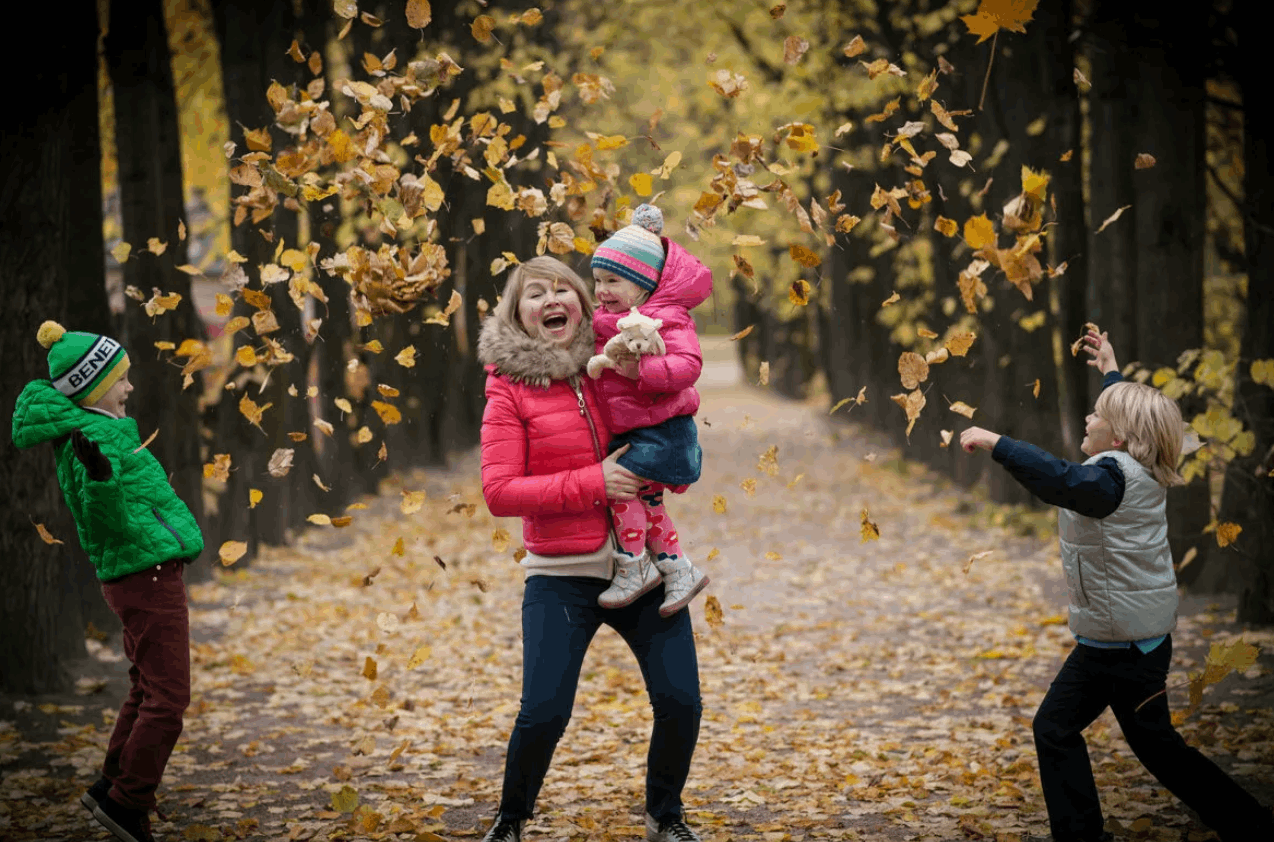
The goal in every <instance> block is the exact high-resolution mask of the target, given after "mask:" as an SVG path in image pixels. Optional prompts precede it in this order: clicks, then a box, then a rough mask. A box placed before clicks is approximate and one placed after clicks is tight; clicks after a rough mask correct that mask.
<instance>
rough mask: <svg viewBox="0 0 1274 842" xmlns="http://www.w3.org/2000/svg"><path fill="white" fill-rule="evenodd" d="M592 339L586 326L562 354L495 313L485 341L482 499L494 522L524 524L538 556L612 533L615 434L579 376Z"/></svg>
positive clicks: (592, 545)
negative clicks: (610, 478) (606, 464)
mask: <svg viewBox="0 0 1274 842" xmlns="http://www.w3.org/2000/svg"><path fill="white" fill-rule="evenodd" d="M592 334H593V331H592V325H591V324H590V323H589V322H588V321H587V320H585V321H584V322H583V324H581V325H580V328H579V333H578V334H577V336H576V340H575V342H574V343H573V344H572V345H571V346H570V347H569V348H565V349H555V348H549V347H546V346H545V345H544V343H542V342H538V341H535V340H533V339H531V338H530V337H529V336H527V335H526V334H525V333H523V332H522V331H520V330H518V329H516V328H512V327H510V326H508V325H507V324H505V323H503V322H501V321H500V320H499V319H497V318H494V317H489V318H487V319H486V320H485V321H484V322H483V324H482V331H481V333H480V335H479V338H478V359H480V360H481V361H482V362H483V363H484V364H486V370H487V386H486V396H487V406H486V409H485V411H484V412H483V414H482V495H483V497H484V498H485V500H486V503H487V508H488V509H489V510H490V511H491V514H493V515H495V516H496V517H521V518H522V538H523V541H524V543H525V544H526V548H527V549H528V550H530V551H531V552H533V553H535V554H537V555H545V556H556V555H575V554H579V553H588V552H593V551H595V550H597V549H598V548H599V547H600V546H601V545H602V542H603V541H605V540H606V538H607V535H608V534H609V530H610V512H609V509H608V504H607V500H606V481H605V479H604V478H603V476H602V467H601V461H602V458H603V456H604V455H605V453H606V445H607V444H608V443H609V441H610V434H609V433H608V432H607V431H606V427H605V425H603V424H602V423H601V416H600V413H599V412H598V406H597V397H596V395H595V393H594V386H593V384H592V382H591V381H590V380H589V378H588V377H587V376H581V370H582V369H583V367H584V364H585V363H586V362H588V358H589V356H590V355H591V353H592V350H593V341H592V340H593V335H592ZM577 389H578V390H579V391H576V390H577ZM581 401H582V402H583V406H581ZM585 412H587V414H585Z"/></svg>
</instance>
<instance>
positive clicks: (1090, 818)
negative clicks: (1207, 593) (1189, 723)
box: [1034, 637, 1274, 842]
mask: <svg viewBox="0 0 1274 842" xmlns="http://www.w3.org/2000/svg"><path fill="white" fill-rule="evenodd" d="M1171 661H1172V638H1171V637H1169V638H1168V639H1167V640H1165V641H1164V642H1163V643H1161V644H1159V646H1158V647H1156V648H1155V649H1153V650H1152V651H1150V652H1147V653H1143V652H1142V651H1141V650H1140V649H1138V648H1137V647H1136V646H1132V647H1129V648H1128V649H1098V648H1097V647H1095V646H1085V645H1083V644H1076V646H1075V649H1074V650H1073V651H1072V652H1071V653H1070V656H1069V657H1067V659H1066V663H1065V664H1063V665H1062V669H1061V671H1060V672H1058V674H1057V677H1056V678H1054V679H1053V684H1052V685H1051V686H1050V687H1049V688H1048V695H1046V696H1045V697H1044V701H1043V703H1042V704H1041V705H1040V709H1039V710H1038V711H1036V713H1035V722H1034V730H1035V751H1036V753H1037V754H1038V755H1039V764H1040V784H1041V785H1042V786H1043V789H1044V802H1045V804H1046V805H1047V806H1048V822H1049V826H1050V828H1051V830H1052V833H1053V839H1054V840H1055V842H1089V840H1097V839H1101V837H1102V824H1103V822H1102V814H1101V804H1100V803H1099V802H1098V800H1097V786H1096V784H1095V783H1094V782H1093V768H1092V765H1091V764H1090V762H1089V760H1088V745H1087V743H1085V742H1084V736H1083V733H1082V732H1083V730H1084V729H1085V728H1087V727H1088V726H1089V725H1090V724H1091V723H1092V722H1093V720H1094V719H1096V718H1097V717H1098V716H1100V715H1101V714H1102V712H1103V711H1104V710H1106V708H1107V707H1109V708H1111V709H1112V710H1113V711H1114V712H1115V718H1116V719H1117V720H1119V727H1120V728H1121V729H1122V730H1123V732H1124V738H1125V739H1126V740H1128V747H1129V748H1131V749H1132V751H1133V753H1134V754H1135V755H1137V759H1138V760H1140V761H1141V763H1142V765H1143V766H1145V767H1146V771H1148V772H1150V774H1152V775H1154V776H1155V778H1156V779H1158V781H1159V783H1161V784H1163V785H1164V786H1165V787H1166V788H1167V789H1168V791H1169V792H1171V793H1172V794H1173V795H1175V796H1176V797H1177V798H1179V799H1181V801H1183V802H1184V803H1185V804H1186V806H1188V807H1190V808H1191V809H1192V810H1194V811H1195V812H1197V813H1198V814H1199V817H1200V818H1201V819H1202V820H1203V822H1204V824H1206V825H1207V826H1208V827H1210V828H1212V829H1213V830H1215V831H1217V833H1219V834H1220V836H1221V839H1222V840H1223V841H1224V842H1237V840H1240V839H1243V840H1253V839H1274V819H1272V818H1271V814H1270V812H1269V810H1267V809H1265V808H1263V807H1262V806H1261V805H1260V803H1259V802H1258V801H1257V800H1256V799H1255V798H1253V797H1252V796H1251V795H1249V794H1248V793H1247V792H1246V791H1245V790H1244V789H1243V788H1242V787H1240V786H1239V785H1238V784H1236V783H1235V782H1234V781H1233V780H1231V779H1230V777H1229V776H1228V775H1226V774H1225V772H1222V771H1221V770H1220V769H1219V768H1218V767H1217V765H1216V764H1215V763H1213V762H1212V761H1211V760H1208V759H1207V758H1206V757H1204V756H1203V755H1202V754H1200V753H1199V751H1198V750H1197V749H1193V748H1191V747H1190V746H1188V745H1186V742H1185V740H1184V739H1182V737H1181V735H1180V734H1178V733H1177V729H1176V728H1174V727H1173V725H1172V719H1171V717H1170V715H1169V713H1168V697H1167V694H1166V693H1160V691H1162V690H1163V689H1164V687H1165V685H1166V682H1167V677H1168V664H1169V663H1170V662H1171ZM1156 693H1160V695H1158V696H1155V697H1154V699H1153V700H1151V701H1150V702H1148V703H1147V704H1146V705H1145V706H1143V707H1142V708H1141V709H1140V710H1136V708H1137V706H1138V705H1140V704H1141V703H1142V702H1143V701H1145V700H1146V699H1147V698H1149V697H1150V696H1152V695H1154V694H1156ZM1265 828H1268V829H1269V831H1270V833H1271V835H1269V836H1263V835H1261V834H1262V832H1263V831H1262V829H1265ZM1254 833H1255V835H1253V834H1254Z"/></svg>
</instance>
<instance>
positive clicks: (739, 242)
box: [730, 234, 765, 246]
mask: <svg viewBox="0 0 1274 842" xmlns="http://www.w3.org/2000/svg"><path fill="white" fill-rule="evenodd" d="M730 245H733V246H763V245H765V240H763V239H762V238H760V237H758V236H756V235H755V234H739V235H738V236H736V237H735V238H734V239H733V240H731V241H730Z"/></svg>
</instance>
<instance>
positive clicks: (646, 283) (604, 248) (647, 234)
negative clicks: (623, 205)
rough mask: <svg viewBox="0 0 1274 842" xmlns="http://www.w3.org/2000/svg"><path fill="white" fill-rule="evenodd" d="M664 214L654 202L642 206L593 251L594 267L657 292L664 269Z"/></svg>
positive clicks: (649, 290)
mask: <svg viewBox="0 0 1274 842" xmlns="http://www.w3.org/2000/svg"><path fill="white" fill-rule="evenodd" d="M663 230H664V215H663V213H662V212H661V211H660V210H659V208H657V207H655V206H654V205H639V206H638V207H637V210H635V211H633V221H632V224H630V225H625V226H624V227H623V228H620V229H619V230H618V231H616V232H615V233H614V234H612V235H611V236H610V237H609V238H608V239H607V240H606V241H605V242H603V243H602V244H601V245H600V246H598V247H597V251H595V252H593V264H592V265H593V268H594V269H605V270H607V271H609V272H614V273H615V274H616V275H618V276H619V277H621V278H624V279H625V280H628V281H632V282H633V283H635V284H636V285H637V286H639V287H641V288H642V289H644V290H646V292H654V291H655V287H656V286H658V285H659V273H660V272H662V271H663V268H664V244H663V243H662V242H661V241H660V239H659V235H660V233H661V232H662V231H663Z"/></svg>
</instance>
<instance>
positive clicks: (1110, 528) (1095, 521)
mask: <svg viewBox="0 0 1274 842" xmlns="http://www.w3.org/2000/svg"><path fill="white" fill-rule="evenodd" d="M1084 340H1085V343H1086V344H1085V345H1084V350H1085V351H1087V352H1088V353H1089V355H1090V356H1092V357H1093V359H1092V360H1090V361H1089V365H1093V366H1095V367H1097V368H1098V369H1100V370H1101V372H1102V374H1103V375H1104V379H1103V383H1102V387H1103V389H1102V393H1101V395H1100V396H1099V397H1098V398H1097V405H1096V407H1095V408H1094V409H1093V412H1092V413H1091V414H1090V415H1089V416H1088V419H1087V425H1086V428H1085V433H1086V434H1085V436H1084V440H1083V442H1082V443H1081V444H1080V449H1081V450H1082V451H1083V452H1084V454H1085V455H1087V456H1088V459H1087V460H1085V461H1084V462H1083V463H1082V464H1080V463H1075V462H1068V461H1066V460H1065V459H1058V458H1056V457H1054V456H1052V455H1050V454H1048V453H1046V452H1044V451H1043V450H1041V449H1039V448H1038V447H1035V446H1034V445H1031V444H1027V443H1026V442H1020V441H1014V440H1013V439H1010V438H1008V437H1007V436H1000V435H996V434H995V433H992V432H989V431H987V430H984V429H982V428H980V427H970V428H969V429H967V430H965V431H964V432H963V433H961V434H960V444H961V446H962V447H963V448H964V449H965V450H966V451H968V452H972V451H974V450H976V449H978V448H982V449H984V450H990V451H991V455H992V457H993V458H994V459H995V461H997V462H999V463H1000V464H1001V465H1003V466H1004V467H1005V469H1007V470H1008V472H1009V473H1010V474H1012V475H1013V478H1014V479H1016V480H1017V481H1018V482H1020V483H1021V484H1022V485H1023V486H1025V487H1026V488H1027V490H1029V491H1031V492H1032V493H1033V494H1035V496H1037V497H1039V498H1040V499H1041V500H1043V501H1044V502H1046V503H1050V504H1052V505H1054V506H1058V507H1059V511H1058V516H1057V529H1058V534H1059V537H1060V540H1061V554H1062V567H1063V569H1064V571H1065V573H1066V584H1067V587H1068V589H1069V591H1070V629H1071V632H1072V633H1073V634H1074V635H1075V640H1076V642H1077V645H1076V646H1075V648H1074V649H1072V650H1071V653H1070V655H1069V656H1068V657H1067V658H1066V662H1065V663H1064V664H1063V665H1062V668H1061V671H1060V672H1058V674H1057V677H1056V678H1055V679H1053V683H1052V685H1051V686H1050V687H1049V689H1048V694H1047V695H1046V696H1045V697H1044V701H1043V703H1041V704H1040V708H1039V710H1038V711H1037V712H1036V714H1035V721H1034V723H1033V727H1034V732H1035V751H1036V754H1037V755H1038V756H1039V766H1040V784H1041V786H1042V788H1043V790H1044V803H1045V805H1046V806H1047V808H1048V822H1049V826H1050V828H1051V830H1052V835H1053V839H1054V840H1055V842H1099V840H1110V839H1112V838H1113V837H1112V836H1111V835H1110V834H1109V833H1105V832H1104V830H1103V827H1104V825H1103V821H1102V812H1101V804H1100V802H1099V801H1098V798H1097V787H1096V784H1095V783H1094V780H1093V770H1092V766H1091V764H1090V762H1089V759H1088V747H1087V744H1086V743H1085V742H1084V737H1083V731H1084V729H1085V728H1087V727H1088V726H1089V724H1091V723H1092V722H1093V720H1095V719H1096V718H1097V717H1098V716H1100V715H1101V713H1102V711H1104V710H1105V709H1106V708H1107V707H1109V708H1112V709H1113V710H1114V712H1115V718H1116V719H1117V720H1118V721H1119V727H1120V728H1121V729H1122V730H1123V733H1124V737H1125V738H1126V739H1127V740H1128V745H1129V747H1130V748H1131V749H1132V750H1133V753H1134V754H1136V755H1137V759H1138V760H1140V761H1141V762H1142V765H1144V766H1145V767H1146V769H1147V771H1149V772H1150V774H1152V775H1154V776H1155V778H1157V779H1158V780H1159V782H1160V783H1162V784H1163V785H1164V786H1165V787H1167V788H1168V790H1169V791H1170V792H1171V793H1172V794H1173V795H1175V796H1176V797H1177V798H1180V799H1181V800H1182V801H1184V802H1185V803H1186V805H1187V806H1189V807H1190V808H1191V809H1193V810H1195V811H1196V812H1197V813H1198V814H1199V816H1200V818H1202V819H1203V822H1204V823H1205V824H1207V825H1208V826H1209V827H1211V828H1213V829H1214V830H1216V831H1217V832H1218V833H1219V834H1220V836H1221V839H1222V840H1223V842H1238V840H1254V839H1274V814H1271V813H1270V811H1269V810H1267V809H1265V808H1263V807H1262V806H1261V805H1260V803H1259V802H1257V800H1256V799H1255V798H1253V797H1252V796H1251V795H1250V794H1248V793H1247V792H1246V791H1244V790H1243V789H1242V788H1241V787H1240V786H1239V785H1238V784H1236V783H1235V782H1234V781H1233V780H1231V779H1230V777H1229V776H1228V775H1226V774H1225V773H1224V772H1222V771H1221V770H1220V769H1219V768H1218V767H1217V766H1216V764H1214V763H1213V762H1212V761H1210V760H1208V759H1207V758H1206V757H1204V756H1203V755H1202V754H1200V753H1199V752H1198V750H1196V749H1194V748H1191V747H1190V746H1188V745H1186V742H1185V740H1183V739H1182V738H1181V735H1180V734H1179V733H1177V730H1176V728H1174V727H1173V725H1172V718H1171V716H1170V715H1169V712H1168V697H1167V693H1166V692H1165V688H1166V686H1167V677H1168V666H1169V663H1170V662H1171V660H1172V637H1171V632H1172V630H1173V629H1174V628H1175V627H1176V623H1177V580H1176V573H1175V571H1174V568H1173V564H1172V553H1171V551H1170V550H1169V548H1168V521H1167V516H1166V505H1165V500H1166V494H1167V487H1168V486H1170V485H1179V484H1181V483H1182V479H1181V476H1180V475H1179V474H1178V473H1177V470H1176V466H1177V461H1178V459H1179V458H1180V455H1181V442H1182V437H1183V434H1184V432H1185V425H1184V423H1183V421H1182V419H1181V411H1180V409H1178V407H1177V405H1176V403H1175V402H1173V401H1172V400H1171V399H1169V398H1168V397H1167V396H1165V395H1164V394H1163V393H1162V392H1160V391H1159V390H1158V389H1154V388H1151V387H1150V386H1146V385H1143V384H1138V383H1127V382H1122V380H1123V378H1122V377H1121V376H1120V374H1119V367H1118V366H1117V365H1116V363H1115V353H1114V351H1113V350H1112V349H1111V346H1110V342H1109V340H1108V338H1107V335H1106V334H1105V333H1102V334H1098V333H1097V332H1096V331H1093V330H1091V329H1090V330H1089V332H1088V333H1087V334H1086V336H1085V337H1084Z"/></svg>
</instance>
